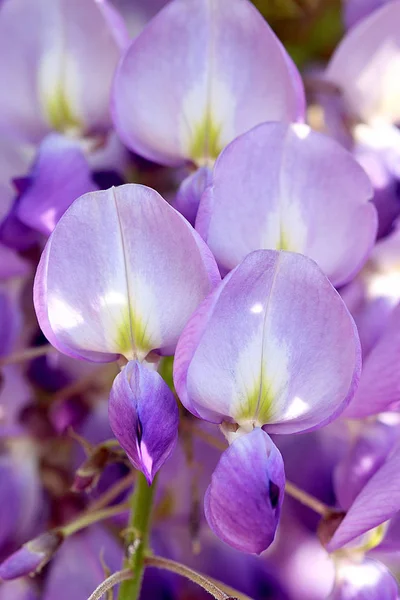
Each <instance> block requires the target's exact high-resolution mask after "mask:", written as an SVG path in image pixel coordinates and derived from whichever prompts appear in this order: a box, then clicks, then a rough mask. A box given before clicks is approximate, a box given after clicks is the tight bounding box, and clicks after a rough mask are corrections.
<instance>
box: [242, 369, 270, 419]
mask: <svg viewBox="0 0 400 600" xmlns="http://www.w3.org/2000/svg"><path fill="white" fill-rule="evenodd" d="M273 401H274V394H273V391H272V384H271V382H269V381H268V378H267V377H266V375H265V373H262V374H261V373H260V376H259V378H258V380H257V381H256V382H255V384H254V387H253V389H252V390H251V392H250V393H249V394H248V396H247V398H246V402H245V403H242V404H241V406H240V410H239V411H238V412H237V413H235V415H234V418H235V420H236V422H237V423H238V424H239V425H242V426H244V425H245V424H246V423H249V422H253V423H255V424H262V425H264V424H265V423H268V422H269V421H270V418H271V413H272V410H271V409H272V405H273Z"/></svg>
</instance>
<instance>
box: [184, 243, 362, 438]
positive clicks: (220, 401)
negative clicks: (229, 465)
mask: <svg viewBox="0 0 400 600" xmlns="http://www.w3.org/2000/svg"><path fill="white" fill-rule="evenodd" d="M322 339H323V340H324V343H323V344H322V343H321V340H322ZM359 372H360V347H359V340H358V336H357V333H356V330H355V325H354V323H353V320H352V319H351V317H350V315H349V313H348V311H347V309H346V307H345V305H344V303H343V301H342V300H341V298H340V297H339V296H338V294H337V292H336V291H335V290H334V288H333V287H332V285H331V284H330V283H329V281H328V279H327V278H326V277H325V276H324V275H323V273H322V272H321V270H320V269H319V268H318V267H317V265H316V264H315V263H314V262H313V261H312V260H310V259H308V258H306V257H304V256H301V255H299V254H294V253H290V252H277V251H273V250H259V251H257V252H253V253H252V254H250V255H249V256H247V257H246V258H245V259H244V261H243V262H242V263H241V264H240V265H239V266H238V267H237V268H236V269H234V270H233V271H232V272H231V273H230V274H229V275H228V276H227V277H226V278H225V279H224V280H223V281H222V283H221V284H220V285H219V286H218V287H217V288H216V290H215V291H214V292H213V293H212V294H211V295H210V296H209V297H208V298H207V300H206V301H205V303H204V304H203V305H201V306H200V308H199V309H198V311H197V312H196V313H195V314H194V315H193V316H192V318H191V319H190V320H189V323H188V325H187V327H186V328H185V330H184V332H183V334H182V336H181V338H180V340H179V344H178V347H177V351H176V355H175V363H174V382H175V387H176V390H177V393H178V395H179V397H180V399H181V401H182V402H183V404H184V405H185V406H186V408H187V409H188V410H190V411H191V412H193V413H194V414H196V415H200V416H201V417H202V418H205V419H208V420H211V421H214V422H221V421H223V420H224V419H228V420H233V421H235V422H237V423H239V424H240V425H243V426H244V427H246V426H248V425H249V424H254V423H255V424H256V425H260V426H261V425H267V426H268V427H267V431H268V432H273V433H275V432H276V433H293V432H298V431H305V430H309V429H312V428H315V427H317V426H320V425H322V423H326V422H327V421H329V420H332V419H333V418H335V416H336V415H337V414H338V413H339V412H340V411H342V410H343V408H344V407H345V406H346V404H347V403H348V401H349V400H350V399H351V397H352V396H353V395H354V392H355V389H356V387H357V382H358V378H359Z"/></svg>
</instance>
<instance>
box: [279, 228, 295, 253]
mask: <svg viewBox="0 0 400 600" xmlns="http://www.w3.org/2000/svg"><path fill="white" fill-rule="evenodd" d="M276 249H277V250H287V251H289V252H290V251H291V252H295V249H294V248H293V245H292V244H291V243H290V240H289V237H288V236H287V234H286V232H285V231H284V230H283V229H281V237H280V240H279V244H278V247H277V248H276Z"/></svg>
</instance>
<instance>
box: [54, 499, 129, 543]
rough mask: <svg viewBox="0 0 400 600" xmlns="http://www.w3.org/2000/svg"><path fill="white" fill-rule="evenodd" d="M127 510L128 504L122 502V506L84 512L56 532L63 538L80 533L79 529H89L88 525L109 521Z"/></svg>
mask: <svg viewBox="0 0 400 600" xmlns="http://www.w3.org/2000/svg"><path fill="white" fill-rule="evenodd" d="M128 508H129V505H128V503H127V502H124V503H123V504H117V505H116V506H110V507H108V508H104V509H102V510H98V511H93V512H86V513H85V514H83V515H81V516H80V517H78V518H77V519H75V521H71V522H70V523H68V524H67V525H63V526H62V527H58V529H57V531H59V532H60V533H62V534H63V536H64V537H68V536H70V535H72V534H73V533H76V532H77V531H80V530H81V529H85V528H86V527H89V525H92V524H93V523H97V522H98V521H104V520H105V519H109V518H110V517H114V516H116V515H120V514H121V513H123V512H125V511H126V510H128Z"/></svg>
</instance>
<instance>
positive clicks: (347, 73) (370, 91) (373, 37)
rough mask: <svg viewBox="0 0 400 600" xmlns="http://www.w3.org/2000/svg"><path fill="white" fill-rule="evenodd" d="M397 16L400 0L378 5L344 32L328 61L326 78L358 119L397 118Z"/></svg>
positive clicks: (399, 112)
mask: <svg viewBox="0 0 400 600" xmlns="http://www.w3.org/2000/svg"><path fill="white" fill-rule="evenodd" d="M399 20H400V2H389V3H388V4H386V5H385V6H382V7H381V8H380V9H379V10H376V11H375V12H373V13H372V14H371V15H370V16H369V17H367V18H366V19H363V20H362V21H360V22H359V23H358V24H357V25H356V26H355V27H353V28H352V29H351V30H350V31H349V32H348V33H347V35H346V36H345V37H344V38H343V40H342V42H341V43H340V44H339V46H338V48H337V50H336V52H335V53H334V55H333V57H332V59H331V62H330V63H329V65H328V68H327V72H326V78H327V79H328V80H329V81H331V82H333V83H334V84H336V85H337V86H339V88H340V89H341V92H342V94H343V95H344V99H345V101H346V103H347V106H348V109H349V111H350V113H352V114H353V115H355V116H357V117H359V118H361V120H362V121H365V122H369V121H373V120H379V121H380V122H383V123H393V124H395V123H398V122H399V121H400V87H399V85H398V81H399V76H400V70H399V64H400V63H399V61H400V28H399Z"/></svg>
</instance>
